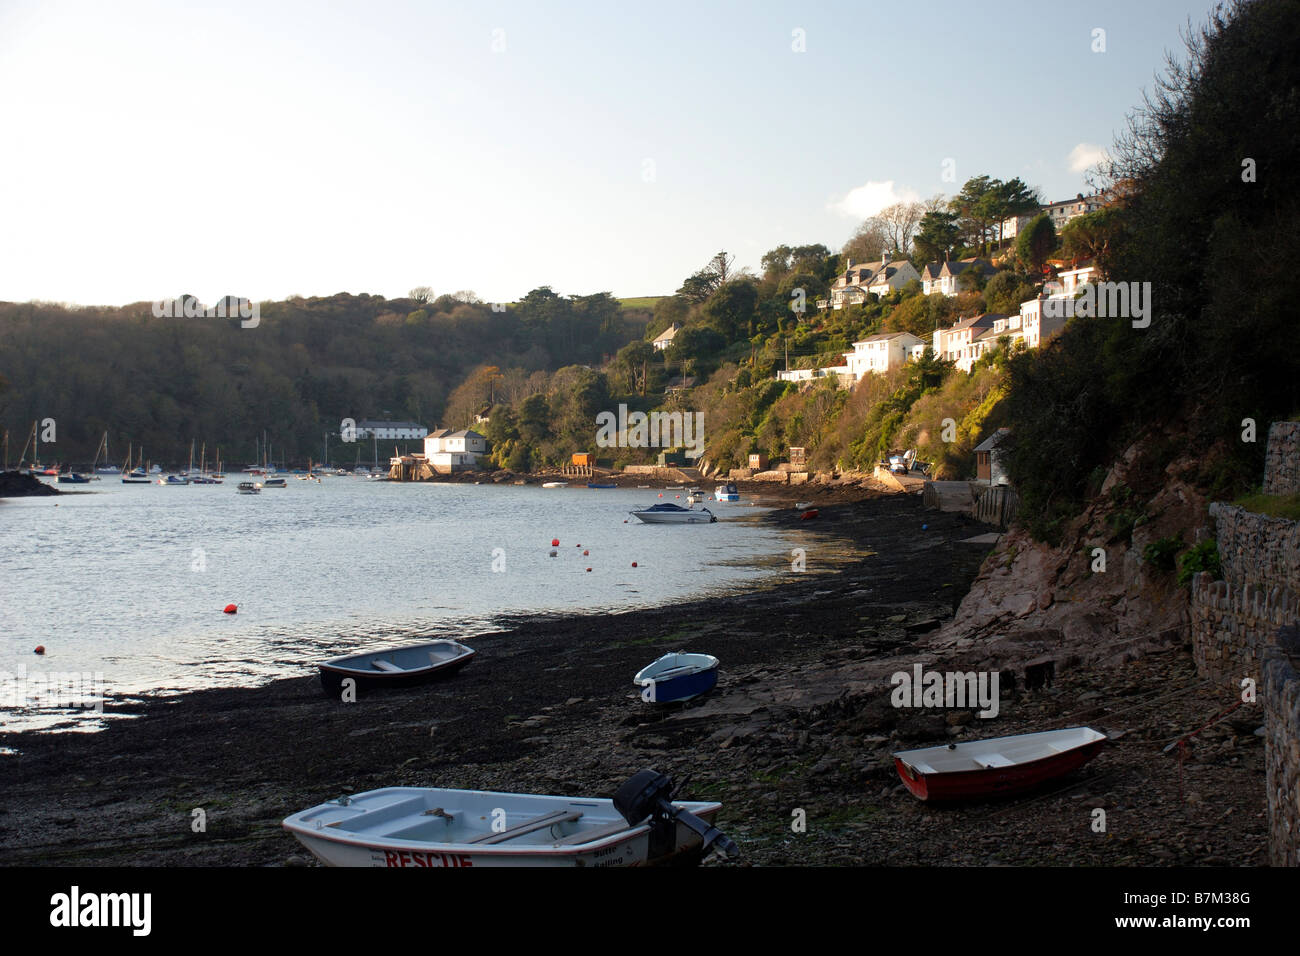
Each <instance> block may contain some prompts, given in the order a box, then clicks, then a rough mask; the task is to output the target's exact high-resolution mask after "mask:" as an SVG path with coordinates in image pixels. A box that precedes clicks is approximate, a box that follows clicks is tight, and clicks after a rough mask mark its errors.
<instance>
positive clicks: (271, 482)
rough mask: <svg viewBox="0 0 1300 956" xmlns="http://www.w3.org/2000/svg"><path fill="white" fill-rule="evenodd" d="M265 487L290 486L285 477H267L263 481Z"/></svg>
mask: <svg viewBox="0 0 1300 956" xmlns="http://www.w3.org/2000/svg"><path fill="white" fill-rule="evenodd" d="M262 487H263V488H288V487H289V486H288V485H287V484H286V483H285V480H284V479H283V478H267V479H266V480H265V481H263V482H262Z"/></svg>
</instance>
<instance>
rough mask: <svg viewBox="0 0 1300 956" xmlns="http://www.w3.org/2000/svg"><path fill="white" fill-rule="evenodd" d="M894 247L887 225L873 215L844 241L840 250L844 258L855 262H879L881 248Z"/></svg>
mask: <svg viewBox="0 0 1300 956" xmlns="http://www.w3.org/2000/svg"><path fill="white" fill-rule="evenodd" d="M892 248H894V246H893V243H892V241H891V240H890V238H889V233H888V232H887V231H886V229H885V226H884V225H883V224H882V223H881V222H879V221H878V220H876V219H875V218H874V217H873V218H871V219H868V220H866V221H865V222H863V223H862V225H861V226H859V227H858V231H857V232H855V233H854V234H853V237H852V238H851V239H849V241H848V242H846V243H844V248H843V249H842V250H840V252H841V256H842V257H843V258H844V259H852V260H853V261H854V262H879V261H880V252H881V250H882V249H892ZM841 271H843V269H841Z"/></svg>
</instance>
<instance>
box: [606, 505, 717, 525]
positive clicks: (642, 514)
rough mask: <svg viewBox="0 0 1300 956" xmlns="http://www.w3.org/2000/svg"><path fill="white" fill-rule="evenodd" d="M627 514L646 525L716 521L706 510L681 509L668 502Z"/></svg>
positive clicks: (715, 517) (711, 513)
mask: <svg viewBox="0 0 1300 956" xmlns="http://www.w3.org/2000/svg"><path fill="white" fill-rule="evenodd" d="M628 513H629V514H632V515H635V516H636V517H637V518H638V519H640V520H641V521H644V522H645V523H646V524H708V523H709V522H713V521H717V520H718V518H717V516H716V515H715V514H714V513H713V512H712V511H710V510H709V509H708V508H683V507H682V506H681V505H675V504H672V503H671V502H668V501H664V502H661V503H660V504H657V505H652V506H651V507H649V508H641V509H640V510H638V511H631V512H628Z"/></svg>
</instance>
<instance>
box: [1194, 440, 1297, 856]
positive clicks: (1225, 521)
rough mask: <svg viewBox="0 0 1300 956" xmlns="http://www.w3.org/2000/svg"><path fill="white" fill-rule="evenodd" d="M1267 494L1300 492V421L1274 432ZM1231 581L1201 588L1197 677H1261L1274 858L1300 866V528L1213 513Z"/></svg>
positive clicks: (1243, 513)
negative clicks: (1299, 627)
mask: <svg viewBox="0 0 1300 956" xmlns="http://www.w3.org/2000/svg"><path fill="white" fill-rule="evenodd" d="M1263 489H1264V493H1265V494H1270V495H1290V494H1296V493H1300V422H1275V423H1274V424H1273V426H1272V427H1271V428H1270V429H1269V430H1268V449H1267V452H1266V454H1265V459H1264V484H1263ZM1210 516H1211V517H1212V518H1213V519H1214V525H1215V536H1216V539H1217V542H1218V548H1219V563H1220V564H1221V565H1222V567H1223V580H1222V581H1211V580H1209V578H1208V576H1207V575H1205V574H1198V575H1196V576H1195V578H1194V579H1193V581H1192V595H1191V604H1190V608H1191V619H1192V650H1193V653H1194V655H1195V657H1196V669H1197V672H1198V673H1200V674H1201V675H1202V676H1205V677H1210V678H1213V679H1228V678H1231V679H1234V681H1240V679H1241V678H1242V677H1258V686H1259V690H1260V698H1261V701H1262V703H1263V704H1264V735H1265V757H1264V759H1265V764H1266V767H1267V771H1268V775H1267V787H1268V825H1269V859H1270V861H1271V862H1272V863H1273V865H1274V866H1300V674H1297V667H1298V666H1300V629H1297V627H1296V626H1295V625H1296V623H1297V621H1300V522H1297V521H1288V520H1286V519H1284V518H1270V517H1268V516H1266V515H1261V514H1255V513H1254V512H1250V511H1247V510H1245V509H1244V508H1239V507H1236V506H1235V505H1227V504H1222V503H1215V504H1212V505H1210Z"/></svg>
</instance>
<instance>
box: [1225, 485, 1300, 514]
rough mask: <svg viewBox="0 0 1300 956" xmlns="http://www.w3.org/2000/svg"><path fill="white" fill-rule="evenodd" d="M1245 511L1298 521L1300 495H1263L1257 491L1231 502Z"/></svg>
mask: <svg viewBox="0 0 1300 956" xmlns="http://www.w3.org/2000/svg"><path fill="white" fill-rule="evenodd" d="M1233 504H1235V505H1240V506H1241V507H1243V508H1245V509H1246V510H1247V511H1253V512H1255V513H1256V514H1261V515H1269V516H1270V517H1273V518H1286V519H1287V520H1288V521H1300V495H1265V494H1261V493H1259V492H1256V493H1254V494H1249V495H1243V496H1242V497H1240V498H1238V499H1237V500H1236V501H1234V502H1233Z"/></svg>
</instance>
